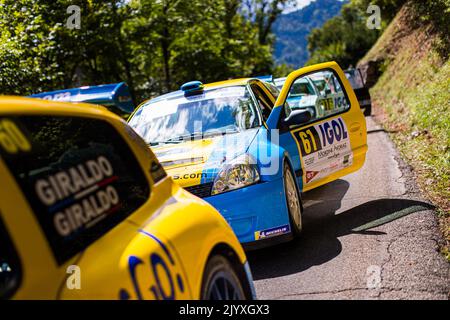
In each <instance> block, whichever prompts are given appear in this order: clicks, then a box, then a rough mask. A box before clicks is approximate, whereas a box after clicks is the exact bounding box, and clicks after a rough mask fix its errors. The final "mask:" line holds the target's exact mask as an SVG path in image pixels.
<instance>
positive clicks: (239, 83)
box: [144, 78, 260, 103]
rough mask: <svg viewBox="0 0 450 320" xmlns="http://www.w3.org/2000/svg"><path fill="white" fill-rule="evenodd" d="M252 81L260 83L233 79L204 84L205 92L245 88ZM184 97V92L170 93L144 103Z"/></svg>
mask: <svg viewBox="0 0 450 320" xmlns="http://www.w3.org/2000/svg"><path fill="white" fill-rule="evenodd" d="M250 80H257V81H260V80H258V79H256V78H240V79H231V80H225V81H218V82H212V83H207V84H204V88H205V90H214V89H218V88H226V87H233V86H245V85H247V84H248V83H249V81H250ZM183 95H184V91H182V90H177V91H173V92H170V93H166V94H163V95H161V96H158V97H156V98H153V99H149V100H147V101H144V103H147V102H152V103H153V102H157V101H161V100H166V99H171V98H176V97H180V96H183Z"/></svg>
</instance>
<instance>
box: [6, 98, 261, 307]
mask: <svg viewBox="0 0 450 320" xmlns="http://www.w3.org/2000/svg"><path fill="white" fill-rule="evenodd" d="M0 181H1V188H0V298H15V299H157V300H163V299H247V298H248V299H251V298H252V297H254V289H253V284H252V279H251V274H250V270H249V267H248V263H247V260H246V257H245V254H244V251H243V249H242V247H241V245H240V244H239V241H238V239H237V238H236V236H235V235H234V234H233V231H232V230H231V228H230V227H229V226H228V224H227V222H226V221H225V220H224V219H223V217H222V216H221V215H220V214H219V213H218V212H217V211H216V210H215V209H214V208H213V207H211V206H210V205H209V204H207V203H206V202H204V201H202V200H200V199H198V198H196V197H193V196H192V195H191V194H189V193H188V192H186V191H185V190H183V189H182V188H181V187H179V186H178V185H177V184H175V183H174V182H173V181H172V179H171V178H170V177H168V176H167V174H166V173H165V171H164V169H163V168H162V167H161V165H160V164H159V162H158V160H157V159H156V158H155V156H154V155H153V153H152V152H151V150H150V149H149V148H148V146H147V144H146V143H145V142H144V141H142V139H141V138H140V137H139V136H138V135H137V134H136V133H135V132H134V131H133V130H132V129H131V128H130V127H129V126H128V125H127V124H126V122H125V121H124V120H121V119H120V118H119V117H118V116H116V115H114V114H112V113H111V112H109V111H107V110H106V109H105V108H103V107H100V106H98V107H97V106H93V105H88V104H68V103H61V102H53V101H42V100H37V99H27V98H13V97H3V98H0Z"/></svg>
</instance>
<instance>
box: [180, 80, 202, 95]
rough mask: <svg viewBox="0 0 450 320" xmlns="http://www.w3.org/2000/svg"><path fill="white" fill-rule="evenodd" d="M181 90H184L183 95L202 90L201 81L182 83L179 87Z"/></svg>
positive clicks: (198, 92)
mask: <svg viewBox="0 0 450 320" xmlns="http://www.w3.org/2000/svg"><path fill="white" fill-rule="evenodd" d="M180 89H181V91H184V95H185V96H192V95H195V94H200V93H202V92H203V83H201V82H200V81H191V82H187V83H185V84H183V85H182V86H181V87H180Z"/></svg>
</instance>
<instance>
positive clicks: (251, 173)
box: [211, 154, 259, 195]
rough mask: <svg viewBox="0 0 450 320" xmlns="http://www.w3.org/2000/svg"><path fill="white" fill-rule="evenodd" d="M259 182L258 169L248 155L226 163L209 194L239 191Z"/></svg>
mask: <svg viewBox="0 0 450 320" xmlns="http://www.w3.org/2000/svg"><path fill="white" fill-rule="evenodd" d="M258 181H259V173H258V167H257V165H256V161H255V160H254V158H253V157H252V156H250V155H248V154H245V155H242V156H240V157H237V158H235V159H234V160H232V161H230V162H228V163H226V164H225V165H224V167H223V168H222V170H220V172H219V174H218V175H217V177H216V179H214V185H213V188H212V191H211V194H213V195H214V194H219V193H222V192H226V191H231V190H235V189H239V188H242V187H245V186H248V185H251V184H254V183H256V182H258Z"/></svg>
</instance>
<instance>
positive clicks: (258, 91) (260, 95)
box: [251, 84, 273, 121]
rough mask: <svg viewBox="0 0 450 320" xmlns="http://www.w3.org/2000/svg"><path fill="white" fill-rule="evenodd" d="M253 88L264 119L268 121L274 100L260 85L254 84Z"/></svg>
mask: <svg viewBox="0 0 450 320" xmlns="http://www.w3.org/2000/svg"><path fill="white" fill-rule="evenodd" d="M251 88H252V91H253V93H254V95H255V98H256V101H257V102H258V105H259V108H260V109H261V113H262V116H263V119H264V121H267V119H268V118H269V116H270V113H271V112H272V109H273V102H272V101H271V100H270V98H269V96H268V95H267V94H266V93H265V92H264V90H263V89H262V88H261V87H260V86H259V85H257V84H252V85H251Z"/></svg>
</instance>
